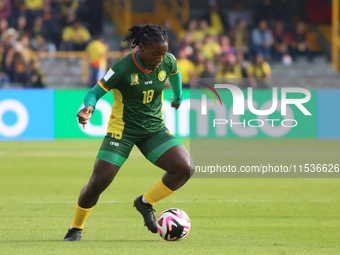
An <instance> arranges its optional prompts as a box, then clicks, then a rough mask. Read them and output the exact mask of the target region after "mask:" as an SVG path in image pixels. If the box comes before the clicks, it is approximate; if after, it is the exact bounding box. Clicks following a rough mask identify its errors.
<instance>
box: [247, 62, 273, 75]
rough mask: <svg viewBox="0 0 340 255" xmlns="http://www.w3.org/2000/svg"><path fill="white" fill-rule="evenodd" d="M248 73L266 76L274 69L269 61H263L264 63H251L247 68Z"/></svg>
mask: <svg viewBox="0 0 340 255" xmlns="http://www.w3.org/2000/svg"><path fill="white" fill-rule="evenodd" d="M247 73H248V74H253V75H254V77H255V78H265V76H266V75H270V74H271V73H272V70H271V68H270V65H269V64H268V63H267V62H263V64H262V65H255V64H253V63H252V64H250V65H249V66H248V68H247Z"/></svg>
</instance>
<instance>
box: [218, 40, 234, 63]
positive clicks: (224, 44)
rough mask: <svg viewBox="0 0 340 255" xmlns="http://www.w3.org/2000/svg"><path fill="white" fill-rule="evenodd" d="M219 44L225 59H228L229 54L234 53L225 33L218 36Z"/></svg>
mask: <svg viewBox="0 0 340 255" xmlns="http://www.w3.org/2000/svg"><path fill="white" fill-rule="evenodd" d="M220 46H221V53H223V54H225V56H226V58H227V60H229V58H230V55H235V53H236V52H235V50H234V48H233V47H232V46H231V45H230V40H229V37H228V36H226V35H222V36H221V37H220Z"/></svg>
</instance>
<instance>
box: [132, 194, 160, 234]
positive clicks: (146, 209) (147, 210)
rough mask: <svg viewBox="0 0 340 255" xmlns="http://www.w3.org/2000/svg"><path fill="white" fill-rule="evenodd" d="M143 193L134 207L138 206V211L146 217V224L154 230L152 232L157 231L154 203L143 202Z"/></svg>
mask: <svg viewBox="0 0 340 255" xmlns="http://www.w3.org/2000/svg"><path fill="white" fill-rule="evenodd" d="M142 197H143V195H141V196H139V197H137V198H136V199H135V201H134V203H133V207H136V209H137V211H138V212H140V214H141V215H142V216H143V218H144V226H147V228H148V229H149V230H150V231H151V232H152V233H157V223H156V218H155V215H154V214H153V212H155V210H154V209H153V207H152V205H150V204H149V203H148V204H146V203H143V201H142Z"/></svg>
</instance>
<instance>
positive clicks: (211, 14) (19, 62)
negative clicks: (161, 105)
mask: <svg viewBox="0 0 340 255" xmlns="http://www.w3.org/2000/svg"><path fill="white" fill-rule="evenodd" d="M94 2H96V4H95V3H94ZM283 10H284V11H283ZM98 17H99V18H98ZM263 20H265V21H263ZM261 21H262V23H261ZM264 22H266V24H264ZM305 22H307V23H305ZM136 23H139V24H146V23H157V24H161V25H163V26H164V27H165V28H166V30H167V32H168V34H169V39H170V46H171V47H170V49H169V50H170V52H172V53H173V54H174V55H175V56H176V57H178V59H179V60H180V61H179V62H180V69H181V71H182V73H183V74H184V76H185V77H187V78H192V77H202V76H203V77H212V76H215V77H222V78H223V77H224V78H231V77H235V78H247V77H248V74H247V73H248V72H247V69H249V68H248V66H249V64H250V63H253V65H255V69H254V68H253V69H254V70H256V68H260V69H261V70H267V69H268V68H267V66H270V69H271V75H272V76H273V78H274V79H275V77H282V76H286V77H291V78H293V77H316V76H320V75H322V76H325V77H328V78H329V79H330V80H332V79H333V80H334V81H335V80H336V78H338V74H335V73H333V72H332V71H331V64H330V63H329V62H328V59H329V55H330V48H331V47H330V42H331V34H330V33H331V31H330V30H331V29H330V25H329V23H330V3H329V1H322V0H312V1H305V0H299V1H291V0H278V1H272V0H258V1H251V0H244V1H217V0H216V1H215V0H210V1H193V0H181V1H174V0H149V1H148V2H147V4H145V3H143V4H141V2H140V1H135V0H126V1H115V0H106V1H92V0H86V1H72V0H58V1H57V0H41V1H30V0H27V1H22V0H14V1H11V2H10V1H5V4H4V5H3V6H2V7H1V8H0V36H1V37H0V38H1V39H0V59H1V65H0V87H5V88H7V87H27V88H30V87H35V86H38V85H35V84H36V83H35V82H33V80H35V79H36V78H33V77H36V71H37V70H33V69H32V67H33V66H35V69H36V67H37V66H40V70H39V73H41V75H43V76H44V77H46V78H44V79H42V81H43V82H41V85H39V86H44V87H54V88H81V87H90V86H93V84H94V81H95V80H96V79H98V77H99V76H100V75H101V74H102V73H103V72H104V71H103V70H105V69H106V67H107V66H109V65H111V64H112V63H113V62H115V61H116V60H117V59H118V58H119V57H121V56H124V55H125V54H127V53H129V52H131V50H130V49H129V43H125V44H123V43H121V40H122V36H124V35H125V34H126V32H127V29H128V28H129V27H131V26H132V25H133V24H136ZM260 23H261V26H263V27H264V28H263V29H264V30H263V31H265V32H262V30H261V29H258V27H259V24H260ZM265 27H266V28H265ZM96 28H97V29H96ZM262 34H265V36H262ZM102 35H103V36H102ZM98 38H102V39H100V40H98ZM89 43H90V44H89ZM88 44H89V45H91V47H90V46H89V47H87V46H88ZM75 50H77V52H75ZM79 50H80V51H79ZM65 51H69V52H65ZM104 53H105V54H104ZM259 53H260V54H262V55H264V58H265V64H263V63H262V64H258V66H257V67H256V61H255V62H254V59H255V56H256V55H258V54H259ZM103 54H104V55H103ZM240 59H242V60H241V62H240ZM35 63H39V64H35ZM99 63H100V65H99ZM263 65H265V66H266V67H265V68H264V66H263ZM206 68H208V69H209V70H207V69H206ZM192 69H194V71H193V70H192ZM260 69H259V70H260ZM266 72H267V71H266ZM266 72H263V73H266ZM260 76H261V75H260ZM32 79H33V80H32ZM281 80H282V79H281ZM313 81H315V80H313ZM185 83H186V84H185V85H186V86H188V81H187V79H186V81H185ZM313 84H315V86H317V85H316V84H317V83H314V82H306V84H302V85H300V86H303V87H308V88H310V87H312V88H313V86H314V85H313ZM329 84H333V83H332V82H330V83H329ZM275 85H276V86H278V85H277V84H275ZM280 86H285V84H280ZM330 86H333V85H330ZM334 86H336V82H334Z"/></svg>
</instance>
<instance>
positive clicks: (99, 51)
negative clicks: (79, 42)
mask: <svg viewBox="0 0 340 255" xmlns="http://www.w3.org/2000/svg"><path fill="white" fill-rule="evenodd" d="M86 51H87V54H88V57H89V59H90V81H89V84H91V86H93V84H96V83H97V82H98V80H100V79H101V78H102V77H103V76H104V75H105V72H106V70H107V58H106V52H107V51H108V45H107V44H104V37H103V36H102V35H99V36H98V38H97V39H96V40H94V41H92V42H90V43H89V44H88V45H87V47H86Z"/></svg>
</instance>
